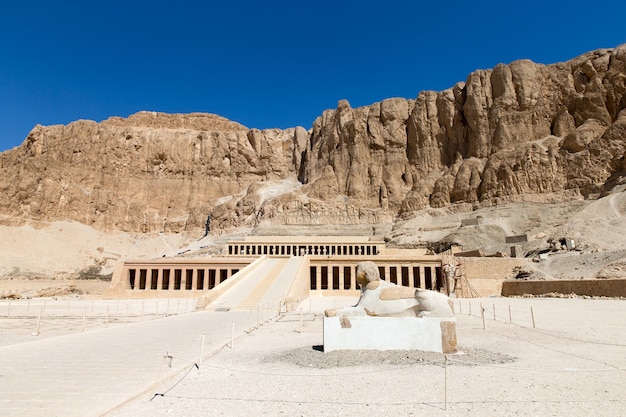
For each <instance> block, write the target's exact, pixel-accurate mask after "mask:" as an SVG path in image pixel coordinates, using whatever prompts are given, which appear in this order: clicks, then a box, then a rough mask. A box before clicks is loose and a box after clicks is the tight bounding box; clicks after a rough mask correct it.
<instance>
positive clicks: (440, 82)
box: [0, 0, 626, 151]
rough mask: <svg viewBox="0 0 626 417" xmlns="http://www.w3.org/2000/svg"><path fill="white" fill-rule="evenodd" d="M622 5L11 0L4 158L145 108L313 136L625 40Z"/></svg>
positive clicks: (1, 11) (1, 30)
mask: <svg viewBox="0 0 626 417" xmlns="http://www.w3.org/2000/svg"><path fill="white" fill-rule="evenodd" d="M625 16H626V2H624V1H623V0H620V1H605V2H599V3H584V4H583V3H581V2H572V1H567V2H566V1H557V2H550V1H541V2H539V1H535V0H531V1H526V2H519V1H516V2H507V1H506V0H500V1H491V0H487V1H482V2H467V1H448V2H429V3H428V4H422V3H421V2H419V1H394V0H388V1H370V0H358V1H352V0H333V1H327V0H317V1H293V0H292V1H278V0H276V1H274V0H266V1H263V2H255V1H237V0H230V1H220V2H212V1H187V0H178V1H160V0H153V1H139V0H127V1H114V0H109V1H84V0H83V1H61V0H47V1H29V0H22V1H12V2H2V4H1V5H0V60H1V61H0V151H2V150H6V149H10V148H12V147H14V146H17V145H19V144H21V143H22V142H23V140H24V139H25V137H26V136H27V134H28V132H29V131H30V130H31V129H32V128H33V127H34V126H35V125H36V124H43V125H51V124H59V123H62V124H67V123H69V122H71V121H74V120H78V119H91V120H96V121H101V120H104V119H106V118H108V117H110V116H124V117H125V116H128V115H129V114H132V113H135V112H137V111H140V110H152V111H163V112H169V113H187V112H194V111H199V112H208V113H215V114H219V115H222V116H224V117H227V118H229V119H231V120H235V121H238V122H240V123H242V124H244V125H246V126H248V127H257V128H272V127H279V128H286V127H293V126H304V127H305V128H307V129H308V128H310V127H311V125H312V123H313V120H314V119H315V118H316V117H317V116H319V115H320V114H321V113H322V111H324V110H325V109H328V108H335V107H336V105H337V101H338V100H340V99H347V100H348V101H350V103H351V105H352V106H353V107H358V106H363V105H369V104H371V103H373V102H376V101H380V100H383V99H385V98H388V97H406V98H415V97H416V96H417V94H418V93H419V92H420V91H423V90H442V89H445V88H448V87H450V86H452V85H454V84H455V83H456V82H458V81H464V80H465V78H466V77H467V74H468V73H470V72H471V71H474V70H476V69H480V68H492V67H493V66H495V65H496V64H498V63H501V62H502V63H509V62H511V61H514V60H516V59H522V58H528V59H531V60H533V61H535V62H540V63H554V62H560V61H565V60H568V59H570V58H573V57H575V56H577V55H580V54H581V53H584V52H586V51H589V50H593V49H598V48H611V47H615V46H617V45H619V44H622V43H626V24H625V23H624V22H625Z"/></svg>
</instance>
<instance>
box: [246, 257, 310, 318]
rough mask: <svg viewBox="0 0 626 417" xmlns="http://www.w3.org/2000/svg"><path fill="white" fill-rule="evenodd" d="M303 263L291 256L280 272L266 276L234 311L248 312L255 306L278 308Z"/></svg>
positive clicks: (298, 258)
mask: <svg viewBox="0 0 626 417" xmlns="http://www.w3.org/2000/svg"><path fill="white" fill-rule="evenodd" d="M303 261H304V257H302V256H292V257H291V258H289V259H288V260H287V262H285V263H284V264H282V265H281V268H280V270H274V271H273V272H275V273H276V274H268V275H267V276H266V277H264V278H263V279H262V280H261V281H260V282H259V283H258V285H257V286H256V287H255V288H254V289H253V290H252V291H250V293H249V294H248V296H247V297H246V298H245V299H244V300H242V302H241V303H240V304H239V305H238V306H237V307H236V308H235V309H236V310H249V309H254V308H256V307H257V306H270V308H273V307H274V306H276V307H278V305H279V303H282V302H283V301H284V300H285V298H286V297H287V293H288V292H289V289H290V288H291V284H292V283H293V281H294V279H295V278H296V275H297V273H298V270H299V269H300V265H301V264H302V262H303Z"/></svg>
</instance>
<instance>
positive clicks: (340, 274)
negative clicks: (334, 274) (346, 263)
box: [339, 265, 346, 290]
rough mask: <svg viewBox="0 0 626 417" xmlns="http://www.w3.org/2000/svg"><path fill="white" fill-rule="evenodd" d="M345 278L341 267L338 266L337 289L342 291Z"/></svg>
mask: <svg viewBox="0 0 626 417" xmlns="http://www.w3.org/2000/svg"><path fill="white" fill-rule="evenodd" d="M345 279H346V277H345V276H344V273H343V265H339V289H340V290H343V289H344V284H345V283H346V282H345Z"/></svg>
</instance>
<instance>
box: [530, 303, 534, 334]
mask: <svg viewBox="0 0 626 417" xmlns="http://www.w3.org/2000/svg"><path fill="white" fill-rule="evenodd" d="M530 317H531V318H532V319H533V329H534V328H535V313H534V312H533V308H532V307H530Z"/></svg>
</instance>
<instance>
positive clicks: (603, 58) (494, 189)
mask: <svg viewBox="0 0 626 417" xmlns="http://www.w3.org/2000/svg"><path fill="white" fill-rule="evenodd" d="M625 155H626V45H622V46H620V47H617V48H615V49H604V50H598V51H593V52H589V53H587V54H584V55H582V56H580V57H577V58H575V59H573V60H571V61H568V62H565V63H559V64H554V65H548V66H545V65H540V64H535V63H533V62H530V61H527V60H521V61H515V62H513V63H511V64H508V65H504V64H500V65H498V66H496V67H495V68H493V69H491V70H478V71H475V72H473V73H471V74H470V75H469V76H468V77H467V79H466V81H465V82H464V83H457V84H456V85H455V86H453V87H452V88H450V89H447V90H444V91H441V92H432V91H426V92H422V93H420V94H419V95H418V96H417V98H416V99H415V100H407V99H403V98H391V99H387V100H384V101H382V102H380V103H374V104H372V105H371V106H368V107H361V108H352V107H351V106H350V104H349V103H348V102H347V101H345V100H342V101H340V102H339V104H338V107H337V109H335V110H327V111H325V112H324V113H323V114H322V115H321V116H320V117H319V118H318V119H317V120H316V121H315V122H314V124H313V127H312V129H311V130H310V131H306V130H305V129H303V128H294V129H287V130H284V131H281V130H278V129H269V130H258V129H248V128H246V127H244V126H242V125H240V124H238V123H235V122H231V121H229V120H227V119H224V118H221V117H219V116H214V115H207V114H189V115H166V114H161V113H152V112H140V113H138V114H136V115H132V116H130V117H129V118H127V119H123V118H118V117H115V118H110V119H108V120H106V121H104V122H101V123H95V122H91V121H77V122H74V123H71V124H69V125H67V126H49V127H43V126H36V127H35V128H34V129H33V130H32V132H31V133H30V134H29V136H28V137H27V138H26V140H25V142H24V143H23V144H22V145H21V146H20V147H18V148H16V149H14V150H11V151H7V152H4V153H3V154H0V193H2V198H1V199H0V214H2V215H5V217H4V220H3V221H4V222H5V223H6V222H9V221H10V222H13V223H14V222H15V219H38V220H55V219H72V220H76V221H80V222H82V223H85V224H88V225H93V226H95V227H98V228H101V229H111V230H125V231H165V232H177V231H181V230H194V229H196V228H198V229H203V227H204V222H205V220H206V216H207V215H208V214H211V216H212V218H213V222H212V227H213V228H223V227H231V226H242V225H250V226H253V225H255V224H258V222H259V221H262V220H266V221H271V222H281V223H292V224H324V223H332V222H346V223H369V222H377V221H385V220H390V219H392V218H393V217H394V216H397V215H400V216H405V217H406V216H410V215H411V213H412V212H414V211H416V210H419V209H422V208H426V207H429V206H430V207H444V206H447V205H450V204H457V203H471V204H473V205H491V204H497V203H500V202H506V201H516V200H520V199H524V198H526V196H529V195H532V196H534V197H533V199H534V200H535V201H536V200H537V195H544V196H546V198H550V199H551V200H554V199H555V198H557V199H558V198H559V197H558V196H564V195H572V194H576V195H583V196H585V197H588V198H593V197H595V196H597V195H600V194H601V193H606V192H610V189H611V187H612V186H613V184H618V183H621V180H620V178H623V177H624V176H625V174H624V171H625V170H626V168H625V167H626V162H625ZM298 180H299V181H300V183H301V184H302V186H293V184H298V183H297V181H298ZM281 181H282V182H281ZM285 181H286V182H285ZM273 182H279V183H280V184H282V185H281V186H280V187H278V188H276V187H275V189H274V190H273V191H272V190H270V189H268V184H272V183H273ZM285 184H292V185H290V186H285ZM281 187H282V188H281ZM547 196H550V197H547ZM555 196H556V197H555ZM9 219H10V220H9Z"/></svg>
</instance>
